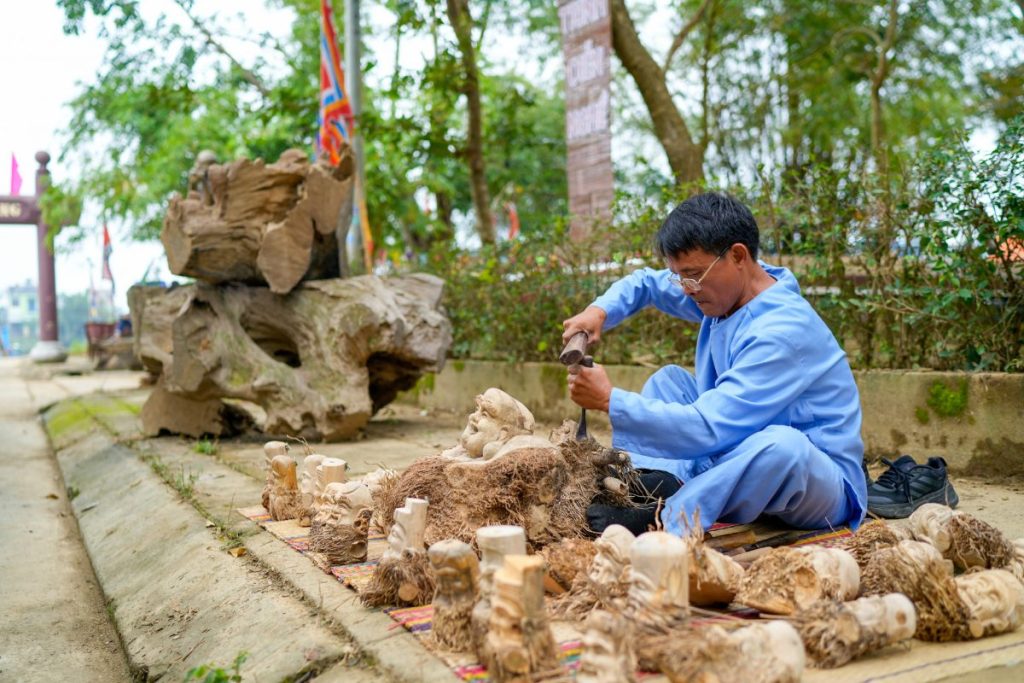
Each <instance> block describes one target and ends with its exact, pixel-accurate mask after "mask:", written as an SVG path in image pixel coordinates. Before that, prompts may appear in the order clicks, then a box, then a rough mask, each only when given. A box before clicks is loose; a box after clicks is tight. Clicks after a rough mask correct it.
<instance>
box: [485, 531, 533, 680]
mask: <svg viewBox="0 0 1024 683" xmlns="http://www.w3.org/2000/svg"><path fill="white" fill-rule="evenodd" d="M476 545H477V547H478V548H480V557H481V561H480V583H479V585H478V589H477V597H476V604H475V605H474V606H473V614H472V619H471V621H472V625H473V650H474V652H476V656H477V658H478V659H479V660H480V661H481V662H483V661H487V659H488V658H489V657H490V656H491V655H490V653H489V652H488V650H487V648H488V642H487V631H488V629H490V627H491V603H492V600H493V598H494V575H495V574H497V573H498V570H499V569H501V568H502V567H504V566H505V558H506V557H511V556H513V555H525V554H526V532H525V531H524V530H523V528H522V527H518V526H509V525H497V526H485V527H481V528H480V529H478V530H477V532H476Z"/></svg>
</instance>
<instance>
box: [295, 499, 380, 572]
mask: <svg viewBox="0 0 1024 683" xmlns="http://www.w3.org/2000/svg"><path fill="white" fill-rule="evenodd" d="M371 514H372V511H371V510H369V509H366V510H363V511H362V512H360V513H359V518H358V519H357V520H356V522H355V524H337V525H324V524H321V523H319V522H317V521H316V520H315V519H314V520H313V523H312V526H311V528H310V531H309V549H310V550H311V551H313V552H315V553H320V554H322V555H323V556H324V558H325V560H326V561H327V563H328V564H329V565H330V566H335V565H342V564H355V563H357V562H366V550H367V547H366V544H367V534H368V531H369V527H370V515H371Z"/></svg>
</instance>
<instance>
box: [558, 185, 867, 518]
mask: <svg viewBox="0 0 1024 683" xmlns="http://www.w3.org/2000/svg"><path fill="white" fill-rule="evenodd" d="M758 240H759V236H758V229H757V223H756V222H755V220H754V217H753V215H752V214H751V212H750V210H749V209H748V208H747V207H746V206H744V205H743V204H742V203H740V202H739V201H737V200H736V199H734V198H732V197H729V196H726V195H721V194H714V193H708V194H701V195H697V196H695V197H692V198H690V199H688V200H686V201H684V202H683V203H681V204H680V205H679V206H677V207H676V208H675V209H674V210H673V211H672V212H671V213H670V214H669V216H668V218H667V219H666V220H665V222H664V223H663V224H662V226H661V228H660V229H659V230H658V233H657V237H656V240H655V241H656V246H657V249H658V251H659V253H660V255H661V256H663V257H664V259H665V264H666V266H667V267H666V268H665V269H663V270H654V269H651V268H644V269H642V270H638V271H636V272H634V273H632V274H631V275H628V276H626V277H624V278H622V279H621V280H619V281H618V282H616V283H614V284H613V285H612V286H611V287H609V288H608V291H607V292H605V293H604V294H603V295H602V296H600V297H598V298H597V300H595V301H594V303H593V304H591V305H590V306H588V307H587V308H586V309H585V310H584V311H583V312H582V313H579V314H578V315H576V316H574V317H572V318H570V319H568V320H566V321H565V322H564V328H565V334H564V337H565V339H566V340H568V339H569V338H570V337H571V336H572V335H573V334H575V333H577V332H580V331H584V332H587V333H588V334H589V336H590V341H591V343H593V342H596V341H598V340H599V339H600V335H601V332H602V330H607V329H611V328H612V327H615V326H616V325H618V324H619V323H621V322H622V321H623V320H625V319H626V318H628V317H629V316H631V315H634V314H635V313H637V312H639V311H640V310H642V309H644V308H646V307H648V306H654V307H655V308H657V309H659V310H660V311H662V312H664V313H667V314H669V315H672V316H675V317H677V318H681V319H683V320H689V321H693V322H699V323H700V333H699V335H698V337H697V350H696V363H695V365H696V373H695V374H690V373H689V372H687V371H686V370H684V369H683V368H681V367H679V366H676V365H669V366H666V367H664V368H661V369H660V370H658V371H657V372H656V373H654V375H652V376H651V378H650V379H649V380H648V381H647V383H646V384H645V386H644V388H643V390H642V391H641V392H640V393H639V394H636V393H632V392H629V391H624V390H623V389H618V388H613V387H612V385H611V382H610V381H609V379H608V375H607V374H606V372H605V370H604V368H602V367H601V366H598V365H596V366H594V367H593V368H582V369H581V370H580V372H579V373H578V374H571V375H570V376H569V388H570V395H571V397H572V399H573V401H575V402H576V403H577V404H578V405H580V406H582V407H584V408H587V409H593V410H602V411H605V412H607V413H608V415H609V418H610V420H611V425H612V430H613V439H612V445H613V446H614V447H616V448H620V449H622V450H625V451H629V452H630V454H631V457H632V460H633V464H634V465H635V466H636V467H638V468H644V469H648V470H654V471H656V472H659V473H661V474H660V475H658V474H655V473H653V472H649V473H645V478H647V479H651V478H652V477H653V478H655V479H657V478H659V476H660V477H661V480H662V485H661V487H660V490H659V491H657V492H655V495H656V496H658V497H664V498H666V500H665V503H664V507H663V508H662V509H661V522H662V524H663V525H664V527H665V529H666V530H667V531H671V532H673V533H676V534H683V533H685V532H686V530H687V529H688V528H689V527H690V526H691V525H692V524H693V520H694V519H695V514H696V513H697V512H698V511H699V515H700V523H701V525H702V526H703V527H704V528H705V529H706V528H708V527H710V526H711V525H712V524H714V523H715V522H716V521H723V522H735V523H745V522H751V521H753V520H754V519H755V518H757V517H758V516H759V515H761V514H769V515H774V516H775V517H777V518H779V519H780V520H782V521H783V522H784V523H786V524H789V525H792V526H795V527H799V528H808V529H811V528H823V527H828V526H840V525H843V524H850V525H851V526H854V527H855V526H857V525H858V524H860V521H861V520H862V519H863V517H864V510H865V507H866V497H867V490H866V482H865V478H864V473H863V470H862V468H861V463H862V460H863V455H864V444H863V441H862V440H861V435H860V425H861V410H860V400H859V396H858V392H857V386H856V384H855V383H854V380H853V374H852V372H851V371H850V365H849V363H848V362H847V360H846V354H845V353H844V352H843V350H842V348H840V346H839V343H838V342H837V341H836V339H835V337H834V336H833V334H832V332H831V331H830V330H829V329H828V327H827V326H826V325H825V323H824V322H823V321H822V320H821V318H820V317H819V316H818V314H817V313H815V311H814V309H813V308H811V306H810V304H809V303H808V302H807V301H806V300H805V299H804V298H803V297H802V296H801V295H800V288H799V285H798V284H797V281H796V278H794V276H793V274H792V273H791V272H790V271H789V270H787V269H785V268H779V267H775V266H769V265H766V264H764V263H763V262H760V261H758V260H757V251H758ZM666 473H667V474H666ZM680 482H685V485H683V486H682V487H681V488H680V487H679V483H680ZM655 509H656V508H655V506H653V505H648V506H645V507H641V508H639V509H633V510H630V509H622V508H614V507H611V506H605V505H593V506H591V508H590V510H589V511H588V520H589V523H590V525H591V527H592V529H593V531H595V532H600V531H602V530H604V528H605V527H606V526H608V525H610V524H623V525H625V526H627V527H628V528H630V529H631V530H632V531H633V532H634V533H639V532H642V531H644V530H646V528H647V526H648V525H649V524H654V522H655Z"/></svg>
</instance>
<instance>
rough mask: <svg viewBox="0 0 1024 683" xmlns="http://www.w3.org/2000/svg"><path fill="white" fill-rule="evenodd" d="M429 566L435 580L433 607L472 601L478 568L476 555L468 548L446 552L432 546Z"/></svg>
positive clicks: (443, 549)
mask: <svg viewBox="0 0 1024 683" xmlns="http://www.w3.org/2000/svg"><path fill="white" fill-rule="evenodd" d="M435 545H436V544H435ZM463 545H465V544H463ZM430 564H431V566H432V567H433V569H434V576H435V577H436V579H437V593H436V594H435V595H434V604H435V606H436V605H438V604H441V605H451V604H453V603H466V602H472V601H473V599H474V598H475V597H476V586H477V579H478V577H479V568H478V563H477V559H476V554H475V553H474V552H473V550H472V549H471V548H470V547H469V546H465V549H464V550H463V549H462V548H458V549H452V550H447V549H446V548H440V549H439V548H436V547H435V546H432V547H431V549H430Z"/></svg>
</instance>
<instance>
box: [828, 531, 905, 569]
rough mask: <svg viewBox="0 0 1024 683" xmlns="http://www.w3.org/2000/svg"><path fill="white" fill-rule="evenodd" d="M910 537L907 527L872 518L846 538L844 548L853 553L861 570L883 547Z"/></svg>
mask: <svg viewBox="0 0 1024 683" xmlns="http://www.w3.org/2000/svg"><path fill="white" fill-rule="evenodd" d="M908 538H909V534H908V533H907V532H906V530H905V529H903V528H901V527H896V526H890V525H889V524H886V523H885V522H883V521H882V520H872V521H870V522H867V523H865V524H864V525H863V526H862V527H861V528H860V529H858V530H857V533H855V534H854V535H853V536H851V537H850V538H849V539H847V540H846V542H845V543H844V544H843V546H842V547H843V549H844V550H846V552H848V553H850V554H851V555H853V559H855V560H857V565H858V566H859V567H860V569H861V571H864V568H865V567H866V566H867V565H868V562H869V561H870V560H871V558H872V557H873V556H874V554H875V553H876V552H878V551H879V550H880V549H882V548H889V547H892V546H894V545H896V544H897V543H899V542H900V541H905V540H907V539H908Z"/></svg>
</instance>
